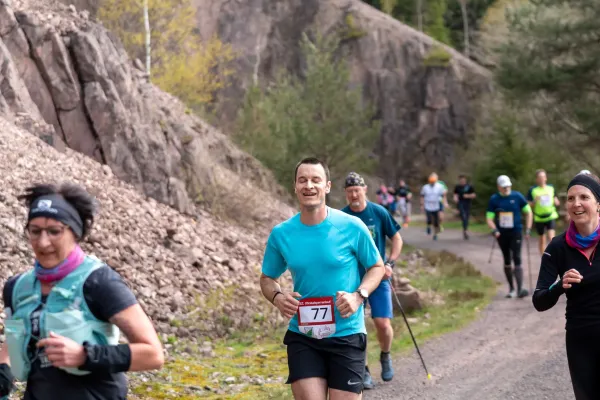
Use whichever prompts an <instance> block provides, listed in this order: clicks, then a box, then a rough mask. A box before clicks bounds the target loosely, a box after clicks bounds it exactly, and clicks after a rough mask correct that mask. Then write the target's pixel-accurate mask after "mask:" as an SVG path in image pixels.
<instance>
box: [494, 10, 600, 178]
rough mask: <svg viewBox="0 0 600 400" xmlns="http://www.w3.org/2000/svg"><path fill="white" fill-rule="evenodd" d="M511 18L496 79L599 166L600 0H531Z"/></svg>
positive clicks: (548, 127) (547, 126)
mask: <svg viewBox="0 0 600 400" xmlns="http://www.w3.org/2000/svg"><path fill="white" fill-rule="evenodd" d="M509 21H510V31H511V35H510V37H509V39H508V41H507V43H506V44H505V45H503V46H502V47H501V49H500V63H499V68H498V70H497V72H496V77H497V79H498V82H499V83H500V85H501V86H502V87H503V88H505V89H506V90H507V93H508V94H509V95H510V98H511V99H513V100H516V101H518V102H520V103H521V105H525V106H526V109H528V110H529V111H530V112H531V113H532V114H535V115H537V119H538V121H540V126H544V128H545V129H544V131H545V132H547V133H548V134H550V133H551V134H552V135H554V138H555V139H558V140H559V141H560V143H559V146H563V149H564V150H565V151H570V152H574V154H577V155H578V156H579V158H580V159H581V160H585V161H587V164H588V165H596V166H598V167H600V165H599V164H600V163H598V161H595V160H596V159H597V152H598V149H600V141H599V140H598V139H600V112H599V110H600V1H598V0H532V1H531V4H530V5H529V6H526V7H523V8H520V9H517V10H515V11H514V12H512V13H511V14H510V16H509ZM548 145H549V146H550V145H552V144H550V143H549V144H548Z"/></svg>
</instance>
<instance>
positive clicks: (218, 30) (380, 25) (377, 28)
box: [194, 0, 491, 182]
mask: <svg viewBox="0 0 600 400" xmlns="http://www.w3.org/2000/svg"><path fill="white" fill-rule="evenodd" d="M194 3H195V4H196V6H197V8H198V13H197V18H198V29H199V30H200V31H201V33H202V35H203V36H204V37H210V36H211V35H213V34H217V35H218V37H219V38H220V39H221V40H223V41H225V42H228V43H230V44H232V45H233V47H234V49H235V50H236V51H237V53H238V54H240V56H239V58H238V59H237V62H236V68H237V72H236V73H235V74H234V75H233V76H234V79H233V82H232V86H231V87H229V88H227V89H226V90H224V91H223V92H222V93H221V95H220V96H221V98H222V99H225V100H226V102H224V104H225V105H224V106H223V108H222V110H221V111H222V112H221V115H222V116H223V119H224V121H227V120H228V119H230V118H231V116H232V115H234V114H235V112H236V107H239V104H240V102H239V101H236V99H242V98H243V95H244V93H245V91H246V90H247V88H248V87H249V86H250V85H251V84H252V83H253V82H259V83H268V82H269V81H270V80H271V79H272V78H273V75H274V73H275V72H276V71H277V69H279V68H285V69H287V70H289V71H292V72H294V73H298V74H300V73H301V70H302V65H303V64H302V60H301V55H300V49H299V40H300V38H301V35H302V34H303V33H305V32H306V33H310V32H316V31H319V32H321V33H324V34H328V33H333V32H337V33H340V34H341V35H342V37H343V38H344V40H343V41H342V47H343V49H342V50H343V51H344V52H345V54H347V60H348V62H349V65H350V66H351V69H352V78H353V81H354V83H355V84H358V85H361V86H362V87H363V88H364V96H365V98H366V99H368V100H370V101H371V102H372V103H373V104H374V105H375V107H376V109H377V117H379V118H381V120H382V128H381V136H380V140H379V142H378V144H377V147H376V151H377V153H378V155H379V157H380V162H379V171H378V175H380V176H381V177H382V178H385V179H386V180H388V181H390V182H391V181H392V180H393V181H395V180H396V179H397V178H400V177H405V178H410V177H412V176H415V175H416V176H419V177H420V176H421V175H422V174H423V173H424V172H429V171H430V169H438V170H443V169H445V168H446V167H447V166H448V165H449V164H451V163H452V161H453V157H454V150H453V149H454V146H457V145H458V146H466V145H467V143H468V139H469V134H470V133H471V132H472V130H473V128H474V125H475V122H476V121H477V119H478V115H479V113H480V108H479V107H480V105H481V103H482V97H484V96H485V95H486V94H487V93H489V92H490V90H491V76H490V73H489V72H488V71H487V70H485V69H484V68H482V67H480V66H479V65H477V64H475V63H473V62H472V61H470V60H469V59H467V58H465V57H463V56H462V55H461V54H460V53H458V52H457V51H455V50H453V49H451V48H449V47H446V46H442V45H440V44H439V43H436V42H435V41H434V40H433V39H431V38H430V37H428V36H426V35H424V34H422V33H420V32H418V31H416V30H414V29H412V28H410V27H408V26H407V25H404V24H402V23H401V22H399V21H397V20H395V19H393V18H392V17H390V16H388V15H386V14H384V13H381V12H379V11H377V10H375V9H374V8H372V7H370V6H368V5H366V4H365V3H363V2H361V1H360V0H282V1H277V2H273V1H271V0H248V1H243V2H237V1H230V0H194ZM440 49H442V50H441V51H440ZM440 56H441V59H440ZM446 56H447V57H450V58H451V60H449V61H445V60H444V57H446Z"/></svg>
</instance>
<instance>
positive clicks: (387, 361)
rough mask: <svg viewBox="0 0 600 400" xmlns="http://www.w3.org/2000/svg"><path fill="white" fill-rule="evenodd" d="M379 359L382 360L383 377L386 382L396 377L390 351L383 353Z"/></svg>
mask: <svg viewBox="0 0 600 400" xmlns="http://www.w3.org/2000/svg"><path fill="white" fill-rule="evenodd" d="M379 361H380V362H381V379H383V380H384V381H386V382H389V381H391V380H392V379H393V378H394V367H393V366H392V357H391V356H390V353H387V354H386V353H381V356H380V357H379Z"/></svg>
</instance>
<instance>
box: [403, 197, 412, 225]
mask: <svg viewBox="0 0 600 400" xmlns="http://www.w3.org/2000/svg"><path fill="white" fill-rule="evenodd" d="M411 211H412V205H411V203H410V202H407V203H406V218H405V219H404V223H405V224H406V225H407V226H408V224H410V213H411Z"/></svg>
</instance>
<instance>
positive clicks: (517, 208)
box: [486, 192, 531, 232]
mask: <svg viewBox="0 0 600 400" xmlns="http://www.w3.org/2000/svg"><path fill="white" fill-rule="evenodd" d="M530 210H531V207H529V203H527V200H526V199H525V196H523V195H522V194H521V193H519V192H510V194H509V195H508V196H503V195H501V194H500V193H495V194H494V195H492V197H491V198H490V201H489V203H488V208H487V213H486V217H487V218H490V219H493V220H494V222H495V224H496V227H497V228H498V230H499V231H500V232H503V231H506V232H508V231H519V232H520V231H522V230H523V223H522V221H521V213H524V212H530ZM503 215H504V216H506V217H505V218H508V221H510V219H511V218H512V225H513V227H512V228H506V227H502V226H501V225H502V218H503Z"/></svg>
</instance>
